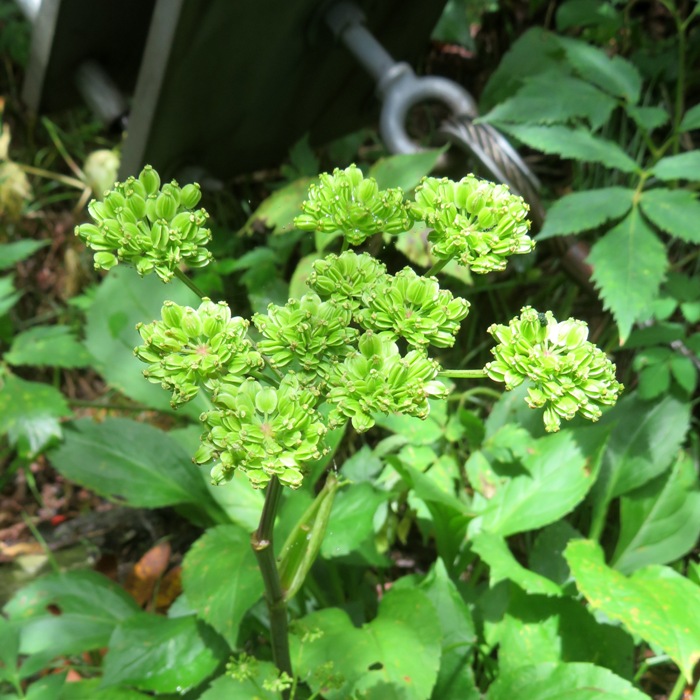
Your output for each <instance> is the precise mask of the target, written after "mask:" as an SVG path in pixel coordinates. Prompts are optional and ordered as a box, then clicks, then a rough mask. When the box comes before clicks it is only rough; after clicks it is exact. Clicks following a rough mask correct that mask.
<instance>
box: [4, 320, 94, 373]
mask: <svg viewBox="0 0 700 700" xmlns="http://www.w3.org/2000/svg"><path fill="white" fill-rule="evenodd" d="M3 359H4V360H5V362H9V364H11V365H30V366H32V367H65V368H73V367H88V366H89V365H90V364H91V362H92V355H90V353H89V352H88V351H87V350H86V349H85V347H84V346H83V344H82V343H81V342H80V341H79V340H78V339H77V338H76V337H75V335H74V334H73V331H72V330H71V329H70V328H69V327H68V326H37V327H36V328H30V329H29V330H28V331H24V333H20V334H19V335H16V336H15V337H14V338H13V340H12V345H11V346H10V349H9V351H8V352H6V353H5V355H4V356H3Z"/></svg>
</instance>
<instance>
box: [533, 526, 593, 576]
mask: <svg viewBox="0 0 700 700" xmlns="http://www.w3.org/2000/svg"><path fill="white" fill-rule="evenodd" d="M582 537H583V535H582V534H581V533H580V532H579V531H578V530H577V529H576V528H575V527H574V526H573V525H570V524H569V523H568V521H566V520H558V521H557V522H556V523H552V524H551V525H548V526H547V527H546V528H544V530H542V531H541V532H540V533H539V535H537V539H536V540H535V543H534V544H533V546H532V549H531V550H530V557H529V560H528V565H529V567H530V569H531V570H532V571H534V572H535V573H538V574H540V575H541V576H546V577H547V578H548V579H550V580H551V581H554V583H557V584H559V585H560V586H563V585H564V584H566V583H567V582H568V581H569V579H570V578H571V572H570V571H569V565H568V564H567V563H566V559H564V550H565V549H566V545H567V544H568V543H569V541H570V540H573V539H577V538H579V539H580V538H582Z"/></svg>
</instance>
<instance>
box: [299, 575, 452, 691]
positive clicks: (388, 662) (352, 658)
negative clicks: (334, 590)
mask: <svg viewBox="0 0 700 700" xmlns="http://www.w3.org/2000/svg"><path fill="white" fill-rule="evenodd" d="M296 629H297V632H296V634H295V635H293V636H292V638H291V647H292V650H291V652H292V658H293V659H295V667H296V671H297V673H298V674H299V675H300V677H301V678H302V680H304V681H305V682H307V683H308V684H309V685H310V686H311V688H312V689H313V690H314V691H319V690H320V689H321V683H320V682H319V680H318V674H317V671H318V669H319V668H321V667H322V666H324V664H328V663H332V664H333V672H334V674H336V675H337V677H338V678H339V679H341V680H342V687H340V688H333V689H330V688H329V689H328V690H324V692H323V697H324V698H326V699H327V700H340V699H341V698H349V697H352V696H354V695H355V694H362V693H363V692H364V693H366V695H364V694H363V695H362V697H366V698H368V699H369V700H427V699H428V698H429V697H430V694H431V691H432V689H433V686H434V685H435V681H436V680H437V674H438V667H439V664H440V652H441V633H440V624H439V621H438V620H437V619H436V616H435V608H434V607H433V605H432V604H431V603H430V601H429V600H428V598H427V597H426V595H425V594H424V593H421V592H420V591H418V590H416V589H413V590H396V591H389V592H388V593H387V594H386V595H385V596H384V597H383V598H382V601H381V603H380V605H379V614H378V615H377V617H376V618H375V619H374V620H372V621H371V622H368V623H366V624H364V625H363V626H362V627H361V628H359V629H358V628H356V627H355V626H354V625H353V623H352V621H351V620H350V618H349V617H348V615H347V613H346V612H345V611H343V610H341V609H340V608H326V609H325V610H321V611H319V612H314V613H311V614H310V615H307V616H306V617H303V618H302V619H301V620H299V621H298V622H297V623H296Z"/></svg>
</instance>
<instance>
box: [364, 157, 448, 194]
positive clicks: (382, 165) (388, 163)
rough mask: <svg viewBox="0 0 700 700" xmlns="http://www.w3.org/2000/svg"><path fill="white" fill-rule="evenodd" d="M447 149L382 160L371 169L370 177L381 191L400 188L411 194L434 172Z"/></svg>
mask: <svg viewBox="0 0 700 700" xmlns="http://www.w3.org/2000/svg"><path fill="white" fill-rule="evenodd" d="M446 149H447V147H446V146H445V147H444V148H433V149H429V150H427V151H420V152H419V153H399V154H398V155H393V156H389V157H388V158H381V159H380V160H378V161H377V162H376V163H375V164H374V165H373V166H372V167H371V168H370V169H369V173H368V177H373V178H374V179H375V180H376V181H377V184H378V185H379V189H381V190H386V189H388V188H390V187H400V188H401V189H402V190H403V191H404V192H410V191H411V190H412V189H413V188H414V187H415V186H416V185H417V184H418V183H419V182H420V181H421V178H422V177H424V176H425V175H429V174H430V173H431V172H432V170H433V168H434V167H435V164H436V163H437V162H438V159H439V158H440V156H441V155H442V154H443V153H444V152H445V150H446Z"/></svg>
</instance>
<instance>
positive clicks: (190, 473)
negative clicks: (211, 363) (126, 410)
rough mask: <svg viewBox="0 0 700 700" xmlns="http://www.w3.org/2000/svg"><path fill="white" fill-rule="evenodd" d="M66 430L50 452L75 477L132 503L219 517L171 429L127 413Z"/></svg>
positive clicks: (74, 424)
mask: <svg viewBox="0 0 700 700" xmlns="http://www.w3.org/2000/svg"><path fill="white" fill-rule="evenodd" d="M64 433H65V439H64V441H63V444H62V445H60V446H59V447H57V448H56V449H54V450H52V452H51V455H50V457H51V462H52V464H53V465H54V466H55V467H56V469H58V471H59V472H61V474H63V475H64V476H65V477H67V478H68V479H70V480H71V481H75V482H76V483H78V484H80V485H81V486H86V487H88V488H90V489H92V490H93V491H95V492H96V493H98V494H100V495H102V496H106V497H108V498H117V499H120V500H123V501H125V502H126V503H127V504H128V505H130V506H132V507H134V508H161V507H163V506H172V505H177V504H191V505H192V506H194V507H195V508H198V509H201V510H202V511H204V512H206V513H208V514H209V515H210V516H211V517H212V518H213V519H220V518H221V515H222V514H221V511H220V509H219V507H218V505H217V504H216V503H215V502H214V500H213V499H212V497H211V496H210V495H209V492H208V490H207V488H206V486H205V484H204V476H203V475H202V473H201V472H200V471H199V469H198V468H197V467H195V465H194V464H192V460H191V458H190V456H189V455H188V454H187V453H186V452H185V451H184V450H183V449H182V447H180V445H179V444H178V443H177V442H175V440H173V439H172V438H170V437H169V436H168V434H167V433H164V432H162V431H161V430H158V429H156V428H153V427H151V426H150V425H146V424H145V423H137V422H136V421H133V420H128V419H126V418H108V419H107V420H105V421H104V422H103V423H95V422H93V421H92V420H89V419H82V420H77V421H74V422H72V423H70V424H68V425H67V426H66V429H65V431H64Z"/></svg>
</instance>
